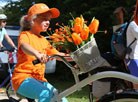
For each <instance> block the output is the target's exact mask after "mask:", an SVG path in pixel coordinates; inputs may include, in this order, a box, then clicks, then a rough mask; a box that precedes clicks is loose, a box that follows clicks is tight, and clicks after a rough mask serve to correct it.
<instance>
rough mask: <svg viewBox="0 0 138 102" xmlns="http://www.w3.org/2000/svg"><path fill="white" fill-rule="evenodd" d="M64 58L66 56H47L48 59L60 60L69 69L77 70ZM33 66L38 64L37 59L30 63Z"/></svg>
mask: <svg viewBox="0 0 138 102" xmlns="http://www.w3.org/2000/svg"><path fill="white" fill-rule="evenodd" d="M64 57H67V56H60V55H52V56H49V57H48V59H50V58H59V59H61V60H62V61H63V62H64V63H65V64H66V65H67V66H68V67H69V68H71V69H79V68H75V67H73V66H72V65H71V64H70V63H69V62H68V61H67V60H66V59H65V58H64ZM32 63H33V65H36V64H38V63H40V61H39V60H38V59H36V60H34V61H32Z"/></svg>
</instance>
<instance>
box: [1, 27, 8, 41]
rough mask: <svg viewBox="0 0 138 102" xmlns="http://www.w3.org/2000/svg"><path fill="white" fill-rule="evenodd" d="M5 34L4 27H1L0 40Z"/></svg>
mask: <svg viewBox="0 0 138 102" xmlns="http://www.w3.org/2000/svg"><path fill="white" fill-rule="evenodd" d="M5 34H7V31H6V29H5V28H2V29H1V30H0V41H1V42H2V41H3V39H4V35H5Z"/></svg>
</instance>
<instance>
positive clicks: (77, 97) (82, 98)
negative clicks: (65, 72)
mask: <svg viewBox="0 0 138 102" xmlns="http://www.w3.org/2000/svg"><path fill="white" fill-rule="evenodd" d="M47 79H48V81H49V82H50V83H51V84H52V85H53V86H55V87H56V88H57V89H59V90H60V91H62V90H65V89H67V88H69V87H71V86H72V85H73V84H75V81H73V80H71V81H67V80H59V79H58V78H52V76H49V75H48V77H47ZM66 98H67V99H68V101H69V102H89V86H88V85H87V86H85V87H84V88H82V89H81V90H80V91H76V92H74V93H72V94H71V95H69V96H67V97H66Z"/></svg>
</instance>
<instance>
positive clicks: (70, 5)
mask: <svg viewBox="0 0 138 102" xmlns="http://www.w3.org/2000/svg"><path fill="white" fill-rule="evenodd" d="M8 1H9V2H8V4H7V5H6V6H5V7H4V8H3V10H4V12H5V14H6V15H7V16H8V25H19V20H20V18H21V16H22V15H25V14H27V11H28V9H29V7H30V6H31V5H33V4H34V3H39V2H43V3H46V4H47V5H48V6H49V7H50V8H51V7H56V8H58V9H59V10H60V12H61V15H60V17H58V18H56V19H53V20H52V22H51V26H50V27H51V28H55V23H57V22H58V23H60V24H61V23H64V24H67V23H68V22H67V21H68V20H69V19H72V17H71V15H70V12H71V13H72V15H73V16H74V17H76V16H80V14H82V15H83V16H84V18H85V19H86V20H88V21H89V22H90V21H91V19H92V18H93V17H96V18H97V19H99V21H100V26H99V30H105V29H107V31H108V35H104V34H101V33H97V34H96V35H95V37H96V41H97V43H98V44H99V48H100V50H101V52H105V51H108V50H109V49H110V40H111V36H112V33H113V32H112V26H113V25H115V24H116V16H115V15H114V14H113V11H114V10H115V9H116V8H117V7H120V6H123V7H124V8H125V9H126V11H127V13H126V14H125V17H124V19H125V21H127V20H129V18H130V17H131V15H132V13H131V12H132V11H131V6H132V5H135V4H136V0H20V1H18V2H12V1H11V0H8ZM105 41H106V42H105ZM103 44H104V45H103ZM105 46H106V47H105Z"/></svg>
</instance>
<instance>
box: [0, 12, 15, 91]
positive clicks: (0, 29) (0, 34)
mask: <svg viewBox="0 0 138 102" xmlns="http://www.w3.org/2000/svg"><path fill="white" fill-rule="evenodd" d="M6 20H7V16H6V15H5V14H0V48H1V49H3V48H4V46H3V44H2V41H3V39H4V38H5V39H6V40H7V42H8V43H9V44H10V45H11V46H12V47H13V48H15V49H17V48H16V46H15V44H14V43H13V41H12V40H11V38H10V37H9V36H8V34H7V32H6V29H5V28H4V27H5V26H6ZM0 92H4V90H3V89H0Z"/></svg>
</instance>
